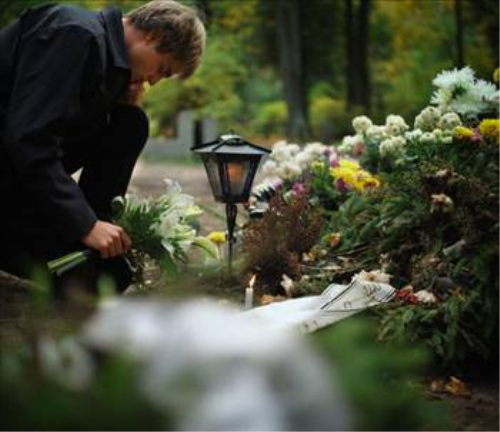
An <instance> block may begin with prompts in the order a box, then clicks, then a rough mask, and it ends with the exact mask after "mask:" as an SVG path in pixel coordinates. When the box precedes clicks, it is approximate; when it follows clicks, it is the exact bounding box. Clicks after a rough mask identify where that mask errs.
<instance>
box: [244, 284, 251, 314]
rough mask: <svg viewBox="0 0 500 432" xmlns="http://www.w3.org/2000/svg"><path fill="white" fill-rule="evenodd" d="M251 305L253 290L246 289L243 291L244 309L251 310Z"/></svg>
mask: <svg viewBox="0 0 500 432" xmlns="http://www.w3.org/2000/svg"><path fill="white" fill-rule="evenodd" d="M252 305H253V288H252V287H246V289H245V309H252Z"/></svg>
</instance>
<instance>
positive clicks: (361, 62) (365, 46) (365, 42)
mask: <svg viewBox="0 0 500 432" xmlns="http://www.w3.org/2000/svg"><path fill="white" fill-rule="evenodd" d="M370 9H371V0H361V5H360V6H359V10H358V19H357V26H358V28H357V33H358V34H357V36H358V37H357V39H358V50H357V54H358V85H359V104H360V105H362V106H364V107H365V110H366V113H367V114H369V113H370V109H371V85H370V62H369V59H370V45H369V43H370V31H369V30H370Z"/></svg>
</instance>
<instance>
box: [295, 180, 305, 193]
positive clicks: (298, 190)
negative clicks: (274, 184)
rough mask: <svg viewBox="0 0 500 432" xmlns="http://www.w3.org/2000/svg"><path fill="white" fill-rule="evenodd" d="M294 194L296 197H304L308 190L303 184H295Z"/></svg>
mask: <svg viewBox="0 0 500 432" xmlns="http://www.w3.org/2000/svg"><path fill="white" fill-rule="evenodd" d="M292 192H293V193H294V195H302V194H304V193H306V192H307V188H306V187H305V186H304V184H303V183H299V182H295V183H294V184H293V186H292Z"/></svg>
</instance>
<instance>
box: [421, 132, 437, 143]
mask: <svg viewBox="0 0 500 432" xmlns="http://www.w3.org/2000/svg"><path fill="white" fill-rule="evenodd" d="M419 141H420V142H421V143H422V144H434V143H435V142H436V137H435V136H434V134H433V133H432V132H424V133H423V134H422V135H421V136H420V139H419Z"/></svg>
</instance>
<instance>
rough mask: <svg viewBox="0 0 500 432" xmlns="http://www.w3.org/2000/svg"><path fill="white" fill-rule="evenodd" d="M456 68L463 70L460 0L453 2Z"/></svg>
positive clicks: (462, 29)
mask: <svg viewBox="0 0 500 432" xmlns="http://www.w3.org/2000/svg"><path fill="white" fill-rule="evenodd" d="M455 25H456V39H455V43H456V50H457V59H456V60H457V67H458V68H459V69H460V68H463V67H464V64H465V60H464V22H463V18H462V0H455Z"/></svg>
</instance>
